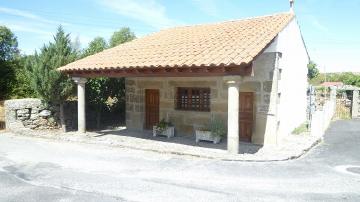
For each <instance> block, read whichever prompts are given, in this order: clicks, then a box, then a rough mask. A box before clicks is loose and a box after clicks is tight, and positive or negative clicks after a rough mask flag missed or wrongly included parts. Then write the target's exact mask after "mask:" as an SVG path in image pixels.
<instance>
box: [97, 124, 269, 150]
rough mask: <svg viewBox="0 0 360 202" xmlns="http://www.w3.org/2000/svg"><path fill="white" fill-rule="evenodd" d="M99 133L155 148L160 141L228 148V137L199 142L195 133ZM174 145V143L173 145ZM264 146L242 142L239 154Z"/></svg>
mask: <svg viewBox="0 0 360 202" xmlns="http://www.w3.org/2000/svg"><path fill="white" fill-rule="evenodd" d="M96 133H98V134H97V135H94V136H93V137H108V138H115V137H119V136H121V137H132V138H137V139H143V140H150V141H147V142H148V143H153V144H154V148H156V146H157V145H156V144H158V143H161V144H162V143H174V144H176V145H178V146H181V145H183V146H185V145H186V146H191V147H199V148H209V149H216V150H220V151H221V150H223V151H226V150H227V140H226V137H225V138H223V139H222V140H221V142H220V143H219V144H214V143H213V142H208V141H200V142H199V143H196V142H195V135H176V136H175V137H171V138H167V137H165V136H156V137H154V136H153V134H152V131H131V130H127V129H125V128H123V129H118V130H103V131H97V132H96ZM173 146H174V145H173ZM261 148H262V145H255V144H251V143H247V142H240V146H239V154H255V153H256V152H258V151H259V149H261Z"/></svg>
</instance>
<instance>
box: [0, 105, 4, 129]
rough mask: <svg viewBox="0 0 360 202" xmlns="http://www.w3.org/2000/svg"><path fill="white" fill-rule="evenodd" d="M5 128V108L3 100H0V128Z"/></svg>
mask: <svg viewBox="0 0 360 202" xmlns="http://www.w3.org/2000/svg"><path fill="white" fill-rule="evenodd" d="M2 129H5V108H4V101H0V130H2Z"/></svg>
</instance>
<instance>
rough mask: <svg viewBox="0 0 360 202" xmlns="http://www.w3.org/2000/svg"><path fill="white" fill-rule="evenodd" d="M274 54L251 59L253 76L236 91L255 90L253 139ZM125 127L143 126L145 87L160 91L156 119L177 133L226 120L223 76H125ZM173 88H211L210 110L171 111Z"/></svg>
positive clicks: (259, 128) (259, 129)
mask: <svg viewBox="0 0 360 202" xmlns="http://www.w3.org/2000/svg"><path fill="white" fill-rule="evenodd" d="M274 63H275V54H274V53H266V54H262V55H261V56H260V57H259V58H258V59H257V60H256V61H255V62H254V75H255V76H253V77H245V78H244V79H242V80H241V83H240V92H254V93H255V96H256V97H255V101H254V102H255V103H254V106H255V108H254V109H255V110H254V113H255V114H254V117H255V120H254V122H255V127H254V130H253V131H254V134H253V140H254V141H253V142H256V143H262V141H263V138H264V137H263V135H264V128H265V126H264V125H266V114H267V111H268V108H269V107H268V105H269V102H270V92H271V88H272V76H273V75H272V71H273V68H274ZM125 86H126V126H127V128H129V129H133V130H143V128H144V125H145V119H144V117H145V89H159V90H160V120H161V119H162V118H165V119H167V120H169V121H171V122H172V123H173V124H174V125H175V128H176V132H177V133H178V134H187V135H191V134H193V128H194V125H206V124H208V123H209V121H210V119H211V117H212V116H214V117H218V118H221V119H222V120H223V121H224V123H225V124H226V123H227V100H228V95H227V89H228V87H227V84H226V82H225V79H224V77H165V78H164V77H161V78H160V77H155V78H143V77H141V78H126V85H125ZM177 87H206V88H210V89H211V105H210V112H198V111H181V110H175V99H176V89H177Z"/></svg>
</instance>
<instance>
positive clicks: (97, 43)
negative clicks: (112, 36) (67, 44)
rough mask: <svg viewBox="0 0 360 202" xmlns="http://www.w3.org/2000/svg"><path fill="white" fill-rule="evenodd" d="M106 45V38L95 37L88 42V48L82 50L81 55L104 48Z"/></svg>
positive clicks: (93, 52)
mask: <svg viewBox="0 0 360 202" xmlns="http://www.w3.org/2000/svg"><path fill="white" fill-rule="evenodd" d="M107 47H108V45H107V43H106V40H105V39H104V38H102V37H96V38H95V39H94V40H92V41H91V42H90V43H89V46H88V48H87V49H86V50H85V51H84V54H83V57H86V56H89V55H93V54H95V53H99V52H101V51H103V50H105V49H106V48H107Z"/></svg>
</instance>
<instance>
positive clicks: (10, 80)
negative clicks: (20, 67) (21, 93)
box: [0, 26, 19, 99]
mask: <svg viewBox="0 0 360 202" xmlns="http://www.w3.org/2000/svg"><path fill="white" fill-rule="evenodd" d="M18 55H19V50H18V42H17V39H16V37H15V35H14V34H13V33H12V32H11V30H10V29H8V28H7V27H5V26H0V99H6V98H8V97H9V95H10V93H11V92H12V88H13V85H14V83H16V82H15V79H16V76H15V68H16V65H17V62H16V59H17V58H18Z"/></svg>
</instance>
